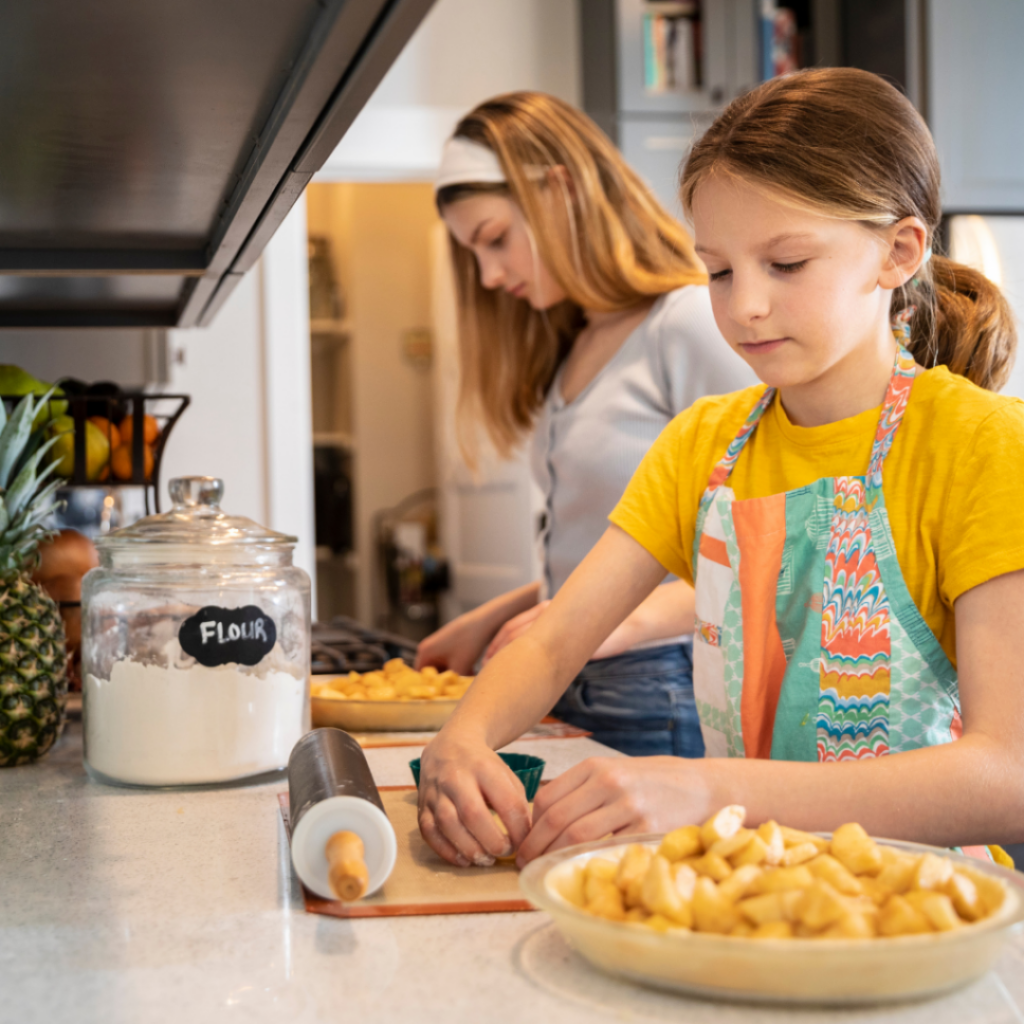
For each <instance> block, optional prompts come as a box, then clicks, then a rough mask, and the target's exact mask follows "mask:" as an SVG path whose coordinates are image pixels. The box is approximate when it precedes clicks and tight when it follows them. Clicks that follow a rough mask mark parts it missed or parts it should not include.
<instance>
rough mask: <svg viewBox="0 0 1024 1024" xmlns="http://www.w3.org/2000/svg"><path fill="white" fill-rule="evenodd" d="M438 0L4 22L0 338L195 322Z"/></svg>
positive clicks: (52, 10)
mask: <svg viewBox="0 0 1024 1024" xmlns="http://www.w3.org/2000/svg"><path fill="white" fill-rule="evenodd" d="M432 2H433V0H10V2H7V3H3V4H0V327H170V326H180V327H191V326H195V325H201V324H205V323H208V322H209V321H210V320H211V319H212V317H213V316H214V314H215V313H216V311H217V309H218V308H219V307H220V305H221V303H223V301H224V299H225V298H226V297H227V295H228V294H229V293H230V291H231V289H232V287H233V286H234V284H235V283H236V282H237V281H238V280H239V278H240V277H241V275H242V274H244V273H245V271H246V270H248V269H249V268H250V267H251V266H252V265H253V263H254V262H255V261H256V259H257V258H258V256H259V254H260V252H261V250H262V249H263V247H264V245H266V243H267V241H268V239H269V238H270V237H271V235H272V234H273V233H274V230H275V229H276V228H277V226H278V225H279V224H280V223H281V221H282V220H283V219H284V217H285V214H286V213H287V212H288V210H289V209H290V208H291V206H292V204H293V203H294V202H295V200H296V199H297V198H298V197H299V195H300V194H301V193H302V190H303V189H304V188H305V186H306V184H307V183H308V182H309V180H310V178H311V177H312V176H313V174H314V173H315V172H316V171H317V170H318V169H319V168H320V166H321V165H322V164H323V163H324V161H325V160H326V159H327V157H328V156H329V155H330V153H331V151H332V150H333V149H334V147H335V146H336V145H337V143H338V141H339V140H340V139H341V137H342V135H343V134H344V133H345V131H346V130H347V129H348V127H349V125H350V124H351V123H352V121H353V120H354V118H355V116H356V114H357V113H358V112H359V110H360V109H361V108H362V107H363V105H364V104H365V103H366V101H367V99H369V97H370V95H371V93H372V92H373V90H374V89H375V88H376V86H377V84H378V83H379V82H380V80H381V78H382V77H383V76H384V73H385V72H386V71H387V69H388V67H389V66H390V65H391V63H392V62H393V61H394V59H395V58H396V57H397V56H398V54H399V52H400V51H401V49H402V47H403V46H404V45H405V43H406V42H407V41H408V39H409V37H410V36H411V35H412V33H413V32H414V30H415V29H416V27H417V26H418V25H419V23H420V21H421V20H422V18H423V16H424V15H425V14H426V12H427V10H428V9H429V8H430V6H431V3H432Z"/></svg>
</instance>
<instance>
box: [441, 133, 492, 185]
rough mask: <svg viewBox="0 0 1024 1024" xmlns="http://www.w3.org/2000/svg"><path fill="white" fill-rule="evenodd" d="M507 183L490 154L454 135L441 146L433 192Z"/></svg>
mask: <svg viewBox="0 0 1024 1024" xmlns="http://www.w3.org/2000/svg"><path fill="white" fill-rule="evenodd" d="M506 180H507V179H506V178H505V172H504V171H503V170H502V169H501V164H500V163H499V162H498V157H497V156H496V155H495V153H494V151H493V150H491V149H488V148H487V147H486V146H481V145H480V143H479V142H472V141H470V140H469V139H464V138H462V137H461V136H458V135H456V136H453V137H452V138H450V139H449V140H448V141H447V142H446V143H445V144H444V151H443V153H442V154H441V166H440V168H439V169H438V172H437V178H436V180H435V181H434V191H435V192H440V191H441V189H443V188H447V187H448V186H449V185H484V184H486V185H500V184H503V183H504V182H505V181H506Z"/></svg>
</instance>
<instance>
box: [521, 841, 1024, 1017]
mask: <svg viewBox="0 0 1024 1024" xmlns="http://www.w3.org/2000/svg"><path fill="white" fill-rule="evenodd" d="M823 835H824V834H823ZM662 838H663V837H662V836H653V835H646V836H637V837H633V838H631V839H630V840H629V841H628V842H625V843H624V842H623V841H622V839H621V838H618V837H616V838H611V839H605V840H601V841H599V842H594V843H586V844H583V845H581V846H574V847H569V848H568V849H565V850H559V851H557V852H556V853H551V854H547V855H546V856H544V857H540V858H538V859H537V860H535V861H533V862H532V863H531V864H529V865H527V867H526V868H525V870H524V871H523V872H522V874H521V875H520V878H519V884H520V888H521V889H522V891H523V894H524V895H525V896H526V898H527V899H528V900H530V902H531V903H533V905H534V906H535V907H537V908H538V909H540V910H545V911H547V912H548V913H549V914H550V915H551V916H552V918H553V919H554V922H555V925H556V926H557V927H558V929H559V931H560V932H561V933H562V935H563V936H565V938H566V939H567V940H568V941H569V943H570V944H571V945H572V946H573V947H574V948H575V949H576V950H577V951H578V952H579V953H580V954H581V955H582V956H584V957H585V958H586V959H587V960H589V961H590V963H591V964H593V965H594V966H595V967H597V968H598V969H600V970H603V971H606V972H608V973H609V974H613V975H618V976H620V977H623V978H628V979H630V980H632V981H636V982H640V983H642V984H645V985H651V986H654V987H657V988H663V989H670V990H674V991H678V992H684V993H687V994H692V995H699V996H704V997H711V998H718V999H728V1000H732V1001H736V1000H741V1001H748V1002H779V1003H811V1004H819V1005H821V1004H833V1005H855V1004H866V1003H878V1002H890V1001H894V1000H901V999H920V998H923V997H925V996H931V995H938V994H940V993H943V992H947V991H950V990H952V989H955V988H959V987H960V986H962V985H966V984H967V983H968V982H971V981H973V980H975V979H976V978H978V977H980V976H981V975H982V974H984V973H985V972H986V971H987V970H988V969H989V968H990V967H991V966H992V964H993V963H994V962H995V960H996V958H997V956H998V955H999V953H1000V952H1001V951H1002V948H1003V945H1004V943H1005V942H1006V941H1007V939H1008V938H1009V937H1010V935H1011V933H1013V932H1014V931H1016V930H1017V929H1018V928H1019V927H1020V925H1021V923H1022V922H1024V877H1022V876H1020V875H1018V874H1017V873H1016V872H1013V871H1008V870H1006V869H1005V868H1001V867H999V866H997V865H995V864H992V863H988V862H985V861H980V860H976V859H974V858H969V857H964V856H962V855H960V854H956V853H952V852H950V851H949V850H941V849H937V848H935V847H931V846H923V845H919V844H917V843H905V842H896V841H892V840H881V839H880V840H878V842H879V843H880V844H882V845H885V846H891V847H894V848H896V849H898V850H901V851H904V852H906V853H909V854H916V855H919V854H924V853H934V854H937V855H939V856H942V857H947V858H949V859H950V860H952V861H953V862H954V864H955V865H956V866H957V867H963V868H969V869H970V870H972V871H975V872H980V873H983V874H986V875H989V876H993V877H995V878H997V879H998V880H999V881H1001V882H1002V883H1003V884H1004V886H1005V891H1006V896H1005V898H1004V900H1003V903H1002V906H1001V907H999V908H998V909H997V910H995V911H994V912H993V913H991V914H990V915H989V916H988V917H986V918H984V919H983V920H981V921H978V922H976V923H974V924H970V925H966V926H964V927H962V928H958V929H956V930H954V931H948V932H938V933H932V934H927V935H906V936H899V937H896V938H874V939H860V940H856V939H827V940H825V939H800V938H793V939H750V938H738V937H733V936H728V935H714V934H707V933H702V932H687V931H670V932H664V933H662V932H656V931H654V930H652V929H650V928H647V927H645V926H644V925H640V924H631V923H625V922H619V921H612V920H608V919H606V918H602V917H596V916H594V915H593V914H589V913H587V912H586V911H584V910H581V909H580V908H579V907H577V906H575V905H574V904H573V903H570V902H569V901H568V900H567V899H566V898H565V897H564V896H562V895H561V894H560V892H559V891H558V888H557V885H558V883H559V881H561V880H564V879H566V878H567V877H568V876H569V875H570V874H571V873H572V872H573V871H574V870H575V867H576V865H577V864H580V863H584V862H586V861H587V860H589V859H590V858H591V857H593V856H595V855H602V856H606V857H618V856H619V855H620V854H621V853H622V852H623V851H624V850H625V848H626V847H627V846H629V845H631V844H632V843H640V844H643V845H645V846H650V847H651V848H652V849H654V848H656V847H657V846H658V844H659V843H660V841H661V839H662Z"/></svg>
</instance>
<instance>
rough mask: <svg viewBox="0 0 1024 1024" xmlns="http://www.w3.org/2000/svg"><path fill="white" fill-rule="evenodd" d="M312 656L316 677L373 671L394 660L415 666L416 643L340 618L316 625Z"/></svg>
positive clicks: (314, 624)
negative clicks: (398, 659) (400, 660)
mask: <svg viewBox="0 0 1024 1024" xmlns="http://www.w3.org/2000/svg"><path fill="white" fill-rule="evenodd" d="M312 655H313V675H337V674H339V673H341V672H374V671H376V670H377V669H380V668H383V667H384V662H386V661H390V660H391V659H392V658H401V659H402V660H403V661H404V662H406V664H408V665H412V664H413V662H414V661H415V660H416V644H414V643H413V642H412V641H411V640H407V639H406V638H405V637H401V636H395V635H394V634H393V633H385V632H383V631H382V630H379V629H370V628H368V627H367V626H364V625H363V624H362V623H360V622H356V620H355V619H349V618H346V617H345V616H344V615H339V616H337V617H336V618H334V619H332V620H331V621H330V623H327V624H323V623H319V622H314V623H313V642H312Z"/></svg>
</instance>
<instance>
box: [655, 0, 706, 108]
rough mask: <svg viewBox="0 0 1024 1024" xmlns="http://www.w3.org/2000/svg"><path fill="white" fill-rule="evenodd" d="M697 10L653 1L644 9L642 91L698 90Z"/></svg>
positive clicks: (691, 6)
mask: <svg viewBox="0 0 1024 1024" xmlns="http://www.w3.org/2000/svg"><path fill="white" fill-rule="evenodd" d="M700 27H701V23H700V6H699V5H698V4H696V3H675V2H667V0H656V2H649V3H647V4H645V5H644V22H643V47H644V88H645V89H646V91H647V92H649V93H654V94H657V93H667V92H690V91H692V90H694V89H699V88H700V86H701V35H700Z"/></svg>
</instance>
